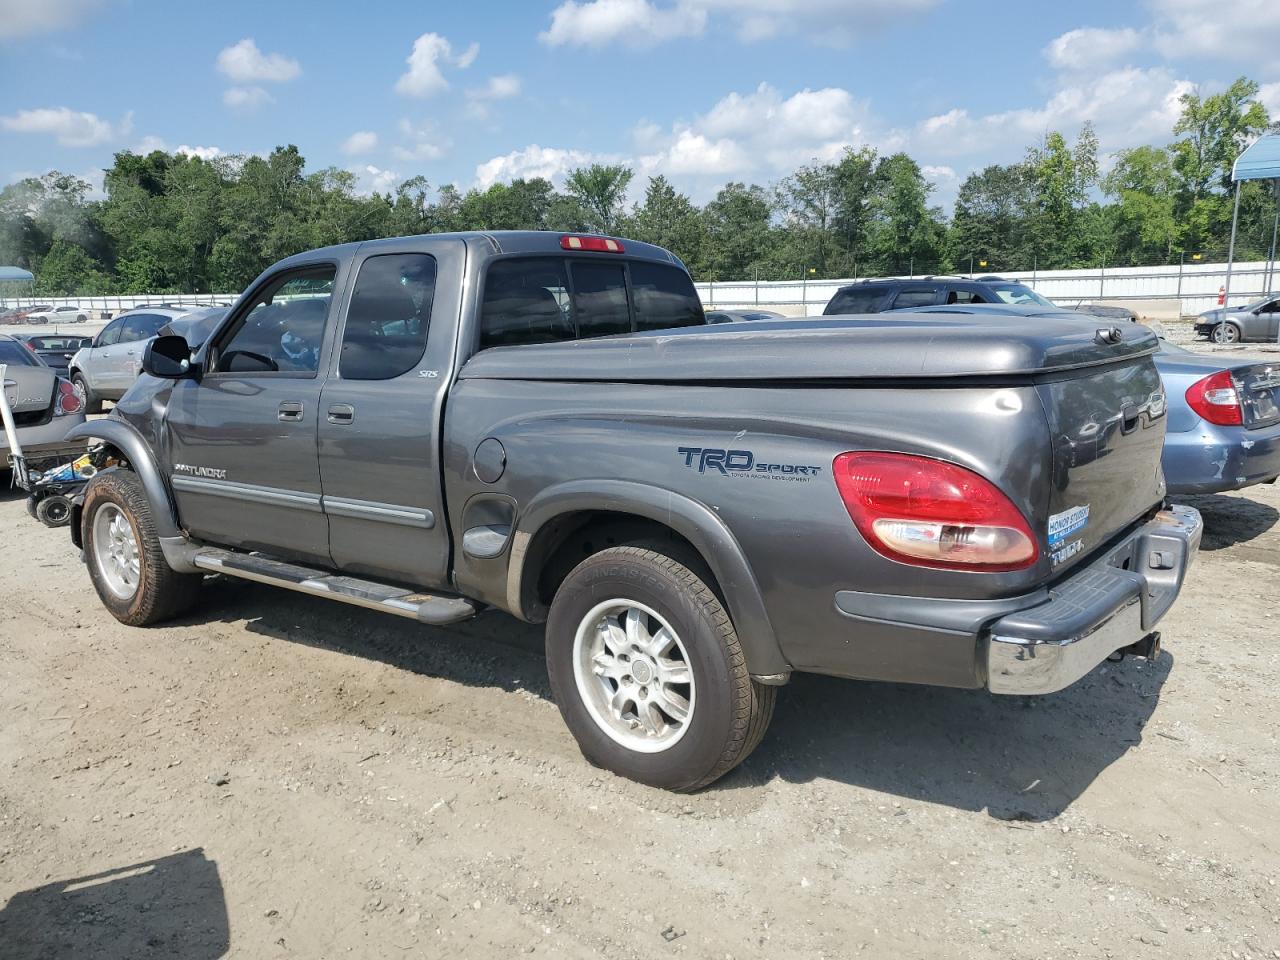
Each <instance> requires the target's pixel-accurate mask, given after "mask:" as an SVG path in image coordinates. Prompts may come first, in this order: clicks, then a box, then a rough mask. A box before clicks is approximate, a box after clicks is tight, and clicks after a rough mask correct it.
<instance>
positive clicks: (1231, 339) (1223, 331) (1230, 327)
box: [1213, 323, 1240, 343]
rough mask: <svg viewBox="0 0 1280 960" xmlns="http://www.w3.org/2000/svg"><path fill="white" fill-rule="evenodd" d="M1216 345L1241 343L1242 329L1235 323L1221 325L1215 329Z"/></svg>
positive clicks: (1214, 339)
mask: <svg viewBox="0 0 1280 960" xmlns="http://www.w3.org/2000/svg"><path fill="white" fill-rule="evenodd" d="M1213 342H1214V343H1239V342H1240V328H1239V327H1237V326H1236V325H1235V324H1234V323H1220V324H1218V325H1217V326H1216V327H1214V328H1213Z"/></svg>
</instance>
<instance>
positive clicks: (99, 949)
mask: <svg viewBox="0 0 1280 960" xmlns="http://www.w3.org/2000/svg"><path fill="white" fill-rule="evenodd" d="M230 938H231V934H230V926H229V924H228V922H227V905H226V900H225V898H224V897H223V892H222V882H221V880H220V879H219V878H218V866H217V864H215V863H214V862H213V861H212V860H210V859H208V858H207V857H206V856H205V855H204V850H202V849H198V848H197V849H195V850H187V851H185V852H184V853H175V854H173V855H171V856H167V857H161V858H159V859H157V860H148V861H146V862H144V863H135V864H131V865H129V866H126V867H120V868H118V869H115V870H108V871H105V872H103V873H98V874H94V875H92V876H88V877H76V878H75V879H71V880H59V881H57V882H55V883H47V884H45V885H44V886H42V887H36V888H34V889H32V890H24V891H22V892H21V893H18V894H16V895H14V896H13V898H12V899H10V900H9V902H8V903H7V904H5V906H4V909H3V910H0V955H3V956H4V957H5V960H54V958H57V960H62V958H64V957H65V958H81V957H86V958H87V957H93V958H96V960H98V958H100V960H132V958H135V957H182V958H183V960H215V958H217V957H224V956H226V955H227V953H228V952H229V950H230V948H231V939H230Z"/></svg>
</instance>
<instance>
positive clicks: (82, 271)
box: [35, 240, 110, 297]
mask: <svg viewBox="0 0 1280 960" xmlns="http://www.w3.org/2000/svg"><path fill="white" fill-rule="evenodd" d="M109 291H110V280H109V278H108V277H107V275H106V274H105V273H104V272H103V271H102V265H101V264H100V263H98V261H96V260H94V259H93V258H92V257H91V256H89V254H87V253H86V252H85V250H84V248H83V247H81V246H78V245H77V244H74V243H71V242H70V241H68V240H55V241H54V242H53V246H52V247H50V248H49V252H48V254H46V255H45V257H44V258H43V259H42V260H41V261H40V265H39V271H38V272H37V273H36V282H35V292H36V294H37V295H39V296H46V297H68V296H73V295H76V294H81V295H85V294H101V293H108V292H109Z"/></svg>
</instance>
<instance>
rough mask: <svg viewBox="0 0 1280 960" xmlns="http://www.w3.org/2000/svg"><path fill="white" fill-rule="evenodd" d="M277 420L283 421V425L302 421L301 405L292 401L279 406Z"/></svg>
mask: <svg viewBox="0 0 1280 960" xmlns="http://www.w3.org/2000/svg"><path fill="white" fill-rule="evenodd" d="M276 419H277V420H283V421H284V422H285V423H296V422H298V421H299V420H301V419H302V404H300V403H295V402H293V401H286V402H284V403H282V404H280V411H279V413H277V414H276Z"/></svg>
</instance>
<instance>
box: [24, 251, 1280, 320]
mask: <svg viewBox="0 0 1280 960" xmlns="http://www.w3.org/2000/svg"><path fill="white" fill-rule="evenodd" d="M1000 276H1002V277H1006V278H1007V279H1010V280H1021V281H1023V282H1025V283H1028V284H1030V285H1031V286H1032V287H1034V288H1035V289H1036V290H1037V291H1038V292H1039V293H1041V294H1042V295H1044V296H1046V297H1048V298H1049V299H1050V300H1056V301H1059V302H1061V303H1062V304H1063V305H1065V306H1076V305H1078V304H1080V303H1090V302H1096V301H1100V300H1106V301H1115V302H1119V303H1123V302H1125V301H1146V302H1148V303H1150V302H1152V301H1155V302H1158V303H1159V304H1160V307H1161V309H1160V311H1159V312H1161V313H1164V314H1165V315H1166V316H1176V315H1179V314H1181V315H1183V316H1194V315H1195V314H1197V313H1200V312H1201V311H1204V310H1208V309H1211V308H1212V307H1215V306H1217V303H1218V291H1219V289H1220V288H1221V287H1223V286H1224V285H1225V284H1226V277H1227V266H1226V264H1225V263H1186V264H1173V265H1172V266H1156V267H1116V268H1114V269H1096V270H1031V271H1017V270H1015V271H1001V273H1000ZM857 279H862V278H857ZM915 279H920V278H915ZM853 282H855V280H854V279H846V280H760V281H753V280H745V281H718V282H714V283H708V282H702V283H698V284H697V285H696V286H697V288H698V293H699V295H700V296H701V297H702V302H703V303H704V304H706V305H707V306H708V307H712V306H715V307H720V308H722V309H732V308H741V307H753V306H758V307H764V308H768V309H776V310H778V312H780V313H788V314H793V315H800V314H806V313H821V312H822V308H823V307H825V306H826V305H827V301H828V300H830V299H831V297H832V296H833V295H834V294H835V292H836V290H838V289H839V288H840V287H842V286H844V285H846V284H849V283H853ZM1278 284H1280V268H1277V265H1276V264H1268V263H1266V262H1265V261H1262V262H1255V263H1237V264H1236V265H1235V266H1234V268H1233V269H1232V271H1231V302H1232V303H1233V304H1242V303H1247V302H1248V301H1250V300H1255V299H1257V298H1258V297H1261V296H1263V295H1265V294H1266V293H1269V292H1271V291H1273V290H1275V288H1276V286H1277V285H1278ZM237 296H239V294H235V293H213V294H210V293H200V294H173V293H171V294H151V295H126V296H119V297H61V298H54V299H50V298H40V297H34V298H33V297H19V298H13V297H11V298H8V299H6V300H0V306H5V307H9V306H26V305H30V304H46V303H47V304H53V305H58V304H71V305H74V306H77V307H83V308H86V309H88V310H89V311H91V312H92V313H93V315H94V316H95V317H97V318H99V319H105V318H106V317H107V316H110V315H112V314H115V313H119V312H120V311H121V310H127V309H129V308H131V307H135V306H144V305H152V306H159V305H160V304H165V303H175V304H183V305H186V304H214V303H225V304H229V303H232V302H234V301H235V299H236V297H237Z"/></svg>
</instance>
